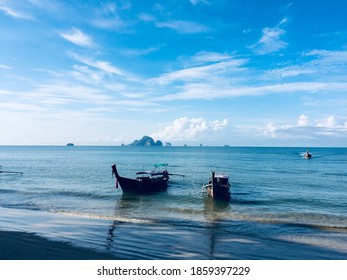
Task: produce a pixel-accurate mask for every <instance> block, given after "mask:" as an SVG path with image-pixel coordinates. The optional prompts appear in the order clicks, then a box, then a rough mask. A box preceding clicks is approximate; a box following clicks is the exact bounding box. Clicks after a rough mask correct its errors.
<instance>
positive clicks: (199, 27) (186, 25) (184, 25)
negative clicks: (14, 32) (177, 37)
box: [156, 20, 210, 34]
mask: <svg viewBox="0 0 347 280" xmlns="http://www.w3.org/2000/svg"><path fill="white" fill-rule="evenodd" d="M156 26H157V27H159V28H169V29H173V30H175V31H176V32H178V33H182V34H194V33H202V32H206V31H209V30H210V29H209V28H208V27H207V26H205V25H203V24H199V23H196V22H193V21H185V20H175V21H165V22H156Z"/></svg>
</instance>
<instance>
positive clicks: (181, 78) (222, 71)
mask: <svg viewBox="0 0 347 280" xmlns="http://www.w3.org/2000/svg"><path fill="white" fill-rule="evenodd" d="M192 61H193V64H196V63H197V62H199V63H198V64H203V65H200V66H193V67H188V68H185V69H181V70H177V71H172V72H169V73H165V74H163V75H161V76H160V77H158V78H155V79H153V80H152V82H154V83H158V84H160V85H167V84H171V83H174V82H194V81H195V82H197V81H200V82H201V81H209V82H212V81H213V80H214V78H221V77H222V76H224V75H230V74H231V73H235V72H238V71H241V70H242V66H243V65H244V64H245V62H246V60H245V59H234V58H232V57H226V56H224V55H218V54H217V53H213V54H212V53H210V54H207V53H205V54H203V55H202V54H200V55H198V56H195V57H194V58H193V59H192ZM211 61H217V62H215V63H208V62H211ZM202 62H205V63H202Z"/></svg>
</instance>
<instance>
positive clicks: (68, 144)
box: [66, 143, 75, 147]
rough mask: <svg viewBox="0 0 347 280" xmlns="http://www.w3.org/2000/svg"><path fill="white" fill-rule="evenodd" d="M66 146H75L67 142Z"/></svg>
mask: <svg viewBox="0 0 347 280" xmlns="http://www.w3.org/2000/svg"><path fill="white" fill-rule="evenodd" d="M66 146H69V147H72V146H75V145H74V143H67V144H66Z"/></svg>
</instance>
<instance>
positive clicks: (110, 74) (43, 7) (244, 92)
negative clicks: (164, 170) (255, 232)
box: [0, 0, 347, 147]
mask: <svg viewBox="0 0 347 280" xmlns="http://www.w3.org/2000/svg"><path fill="white" fill-rule="evenodd" d="M346 11H347V2H345V1H338V0H330V1H313V0H312V1H308V0H307V1H305V0H301V1H299V0H296V1H290V0H288V1H278V0H276V1H275V0H267V1H255V0H216V1H212V0H172V1H164V0H162V1H159V0H157V1H151V0H148V1H140V0H137V1H135V0H121V1H77V0H72V1H55V0H26V1H25V0H20V1H10V0H8V1H7V0H0V26H1V28H0V122H1V128H2V129H1V133H0V145H65V144H66V143H67V142H74V143H75V144H76V145H120V144H121V143H125V144H127V143H130V142H132V141H133V140H134V139H139V138H141V137H142V136H143V135H149V136H152V137H153V138H154V139H155V140H157V139H160V140H162V141H163V142H171V143H172V144H173V145H183V144H188V145H198V144H200V143H202V144H203V145H225V144H228V145H251V146H305V147H313V146H346V143H347V20H346Z"/></svg>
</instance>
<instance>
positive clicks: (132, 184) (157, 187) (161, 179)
mask: <svg viewBox="0 0 347 280" xmlns="http://www.w3.org/2000/svg"><path fill="white" fill-rule="evenodd" d="M112 171H113V174H115V175H116V178H117V181H118V183H119V185H120V187H121V189H122V191H123V192H138V193H150V192H157V191H162V190H165V189H166V188H167V185H168V180H169V177H168V176H165V175H163V176H156V177H139V178H137V179H131V178H126V177H122V176H120V175H119V174H118V172H117V169H116V166H115V165H113V166H112Z"/></svg>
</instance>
